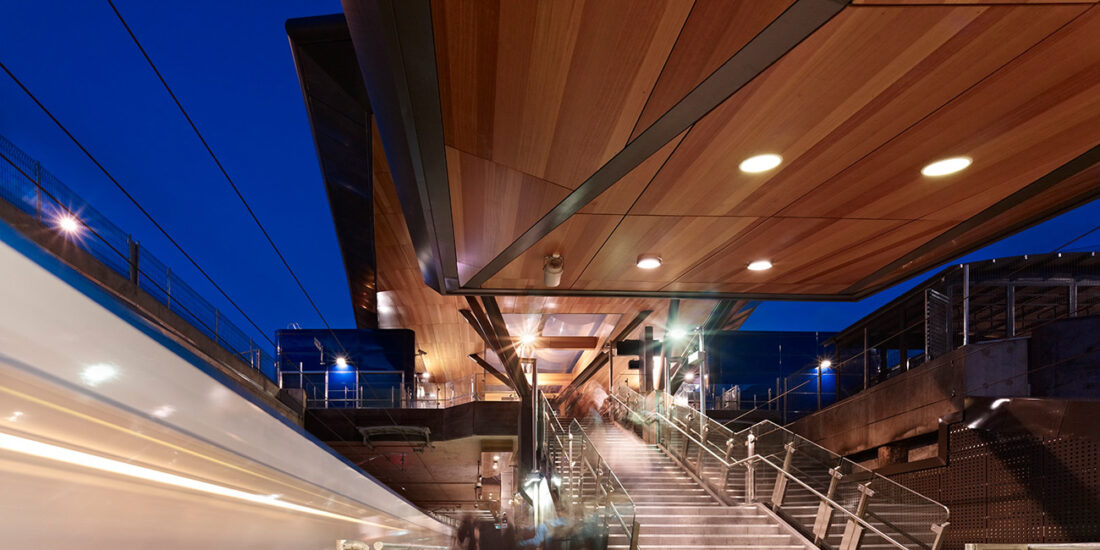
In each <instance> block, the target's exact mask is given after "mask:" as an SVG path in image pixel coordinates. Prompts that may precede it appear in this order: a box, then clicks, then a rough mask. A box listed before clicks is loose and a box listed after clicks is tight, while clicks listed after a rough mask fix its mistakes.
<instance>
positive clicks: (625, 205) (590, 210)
mask: <svg viewBox="0 0 1100 550" xmlns="http://www.w3.org/2000/svg"><path fill="white" fill-rule="evenodd" d="M688 131H689V130H684V132H683V133H681V134H680V135H679V136H676V138H675V139H673V140H672V141H670V142H668V143H667V144H666V145H665V146H664V147H662V148H661V149H660V150H659V151H657V152H656V153H654V154H653V155H652V156H650V157H649V158H647V159H645V160H644V161H642V163H641V164H639V165H638V166H637V167H636V168H634V169H633V170H631V171H630V172H629V173H627V175H626V176H623V178H622V179H620V180H619V181H617V182H615V183H614V184H613V185H612V186H611V187H608V188H607V190H606V191H604V192H603V193H600V195H599V196H598V197H596V198H595V199H594V200H592V202H590V203H588V204H587V205H586V206H585V207H584V208H582V209H580V213H582V214H621V215H622V214H626V213H627V212H628V211H629V210H630V207H631V206H633V205H634V201H636V200H637V199H638V195H641V194H642V191H643V190H644V189H645V187H646V186H647V185H649V182H651V181H653V176H655V175H657V171H658V170H660V169H661V166H662V165H664V163H665V161H666V160H668V157H669V155H671V154H672V152H673V151H675V150H676V146H677V145H679V144H680V140H682V139H684V136H686V135H687V133H688Z"/></svg>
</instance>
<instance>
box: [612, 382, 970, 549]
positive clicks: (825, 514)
mask: <svg viewBox="0 0 1100 550" xmlns="http://www.w3.org/2000/svg"><path fill="white" fill-rule="evenodd" d="M611 397H612V400H613V403H614V405H613V412H614V416H615V417H616V419H617V420H619V421H620V422H625V423H629V424H631V425H633V427H635V428H638V429H642V430H651V431H653V433H654V435H655V436H656V438H657V441H658V443H659V444H660V445H661V447H663V448H664V450H665V452H666V453H668V454H669V455H670V456H672V457H673V458H675V459H677V460H679V461H680V462H681V464H682V465H683V466H684V467H685V468H687V469H688V470H689V471H690V472H692V473H693V474H695V476H696V477H698V478H699V479H700V480H701V481H702V482H703V483H704V484H706V485H707V487H708V488H709V489H710V490H711V491H712V492H714V493H715V494H717V495H718V496H720V497H722V498H723V499H724V500H725V501H726V502H727V503H728V504H732V503H735V502H738V501H741V502H749V503H763V504H766V505H768V506H770V507H771V508H772V510H773V511H775V512H776V513H778V514H780V515H781V516H783V517H784V518H785V519H786V520H787V521H788V522H789V523H791V524H792V525H793V526H794V527H795V528H797V529H799V530H800V531H802V532H803V533H804V534H805V535H807V536H808V537H811V538H812V539H813V540H814V542H815V543H818V544H822V543H827V544H828V545H830V546H832V547H836V548H840V549H842V550H856V548H859V547H861V546H862V547H870V546H877V547H890V548H898V549H903V550H917V549H923V550H938V549H939V547H940V545H941V543H942V541H943V531H944V529H945V528H946V527H947V524H948V518H949V512H948V509H947V508H946V507H945V506H944V505H942V504H940V503H938V502H936V501H934V500H931V499H929V498H927V497H924V496H923V495H920V494H918V493H916V492H914V491H911V490H909V489H907V488H906V487H904V486H902V485H899V484H898V483H896V482H894V481H892V480H890V479H888V478H886V477H883V476H882V475H879V474H876V473H874V472H872V471H870V470H868V469H866V468H864V467H862V466H860V465H858V464H856V463H854V462H852V461H850V460H848V459H846V458H844V457H841V456H839V455H837V454H835V453H832V452H830V451H828V450H827V449H824V448H822V447H821V446H819V445H817V444H815V443H813V442H812V441H810V440H808V439H805V438H803V437H801V436H799V435H797V434H794V433H793V432H790V431H788V430H786V429H784V428H782V427H780V426H778V425H776V424H774V423H772V422H769V421H764V422H760V423H757V424H755V425H753V426H751V427H749V428H746V429H744V430H742V431H739V432H733V431H731V430H730V429H728V428H726V427H725V426H723V425H722V424H721V423H719V422H716V421H714V420H713V419H711V418H709V417H707V416H706V415H702V414H700V413H699V411H696V410H693V409H690V408H688V407H683V406H678V405H674V404H672V401H671V399H670V398H669V397H668V396H667V395H666V394H663V393H660V392H655V393H654V394H652V395H651V396H650V398H649V400H648V403H652V405H650V404H647V400H646V399H645V398H643V397H642V396H641V395H639V394H637V393H636V392H634V391H633V390H631V389H630V388H628V387H626V386H622V385H620V386H618V387H616V388H615V391H614V392H613V393H612V396H611Z"/></svg>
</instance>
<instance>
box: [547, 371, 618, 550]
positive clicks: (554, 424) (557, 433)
mask: <svg viewBox="0 0 1100 550" xmlns="http://www.w3.org/2000/svg"><path fill="white" fill-rule="evenodd" d="M539 398H540V399H541V405H542V407H543V415H542V416H543V418H544V422H545V425H546V426H547V427H548V428H549V429H550V432H551V435H552V436H553V438H554V440H555V441H556V442H557V444H558V447H559V448H560V449H561V452H562V454H563V455H564V456H565V458H566V460H567V461H568V462H569V463H570V464H580V466H581V468H582V469H583V468H586V467H587V468H588V471H589V472H591V473H592V476H593V478H595V479H597V480H599V479H600V475H599V471H600V470H602V471H603V472H604V475H606V476H607V478H606V479H605V480H608V481H611V482H612V488H611V490H610V491H609V490H608V488H607V487H605V486H604V485H603V484H602V483H599V482H597V487H596V488H597V490H598V492H602V494H603V496H605V497H607V505H608V508H609V509H610V510H611V513H613V514H614V515H615V518H616V519H617V520H618V522H619V525H620V526H621V527H622V528H623V531H624V533H626V536H627V539H628V540H629V542H630V547H631V548H637V545H638V540H637V535H636V533H637V530H636V529H633V528H632V527H633V526H636V525H637V520H636V519H634V518H631V521H630V524H629V525H628V524H627V521H626V518H624V517H623V515H622V513H621V512H620V511H619V506H616V504H615V502H614V500H613V499H612V498H611V494H612V493H613V492H616V491H615V488H616V487H617V488H618V491H617V492H618V493H619V494H621V495H622V496H623V498H625V499H626V502H625V503H620V504H624V505H626V506H629V507H630V509H631V510H636V509H637V506H636V505H635V503H634V499H633V498H631V496H630V493H628V492H627V490H626V487H624V486H623V484H622V482H621V481H620V480H619V477H618V476H617V475H615V472H614V471H613V470H612V469H611V466H610V465H609V464H607V461H606V460H604V458H603V455H601V454H600V452H599V451H597V450H596V446H595V444H594V443H592V440H591V439H589V438H588V434H587V433H585V431H584V428H583V427H582V426H581V425H580V423H579V422H577V420H576V419H573V422H571V423H570V424H569V429H568V430H566V429H565V428H564V427H563V426H562V425H561V422H559V421H558V417H557V415H556V414H554V412H553V410H554V409H553V408H552V407H551V406H550V404H549V402H548V401H547V400H546V396H545V395H544V394H542V392H539ZM555 428H556V429H555ZM574 428H575V432H576V434H578V435H579V439H580V440H581V441H580V442H579V443H580V444H581V445H582V447H581V448H582V449H583V448H587V449H589V450H590V451H591V452H592V453H593V454H594V455H595V459H596V464H595V465H593V464H592V461H590V460H589V459H588V457H585V456H583V453H582V455H581V456H580V457H579V458H580V460H579V461H578V460H577V457H576V456H574V455H575V454H576V453H572V454H571V453H570V452H569V451H568V449H569V446H568V444H567V443H566V442H565V441H563V440H562V438H561V434H565V435H566V436H567V437H568V440H570V441H572V440H574V439H578V437H575V436H574ZM571 470H572V468H570V471H571ZM582 479H583V476H582ZM569 482H570V486H571V487H572V484H573V483H574V482H577V480H573V479H570V480H569ZM597 494H598V493H597ZM578 496H579V495H578Z"/></svg>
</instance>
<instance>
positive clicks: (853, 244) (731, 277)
mask: <svg viewBox="0 0 1100 550" xmlns="http://www.w3.org/2000/svg"><path fill="white" fill-rule="evenodd" d="M950 225H951V224H950V223H944V222H930V221H908V220H871V219H864V220H849V219H829V218H769V219H767V220H766V221H764V222H762V223H760V224H758V225H756V226H754V227H753V228H752V229H751V230H749V231H746V232H745V233H744V234H742V235H740V236H739V237H738V238H737V239H735V240H734V241H733V242H731V243H730V244H729V245H728V246H726V247H725V248H723V249H722V250H721V251H720V252H718V253H717V254H714V255H713V256H711V257H709V258H707V259H706V260H705V261H703V262H701V263H700V264H698V265H697V266H696V267H695V268H693V269H692V270H691V271H689V272H688V273H685V274H684V275H683V276H682V277H680V278H679V279H677V281H676V283H675V284H673V285H671V286H670V288H675V289H686V288H691V284H696V285H698V284H706V283H708V282H714V281H721V284H720V285H719V288H738V289H741V290H738V291H737V292H769V291H770V289H771V288H772V287H773V286H777V285H782V286H783V287H785V288H787V289H788V290H790V289H791V288H805V289H811V288H831V289H835V288H837V287H843V286H845V285H850V284H852V283H853V282H855V281H858V280H859V279H860V278H861V277H864V276H866V275H867V274H869V273H871V272H872V271H873V270H874V269H875V266H876V265H881V264H882V262H884V261H885V262H888V261H890V260H893V259H896V258H898V257H900V256H901V255H902V254H904V253H905V252H906V251H908V250H911V249H912V248H913V247H915V246H919V245H920V244H923V243H924V242H926V241H928V240H929V239H931V238H932V237H933V236H935V235H938V234H939V233H940V232H942V231H943V230H945V229H946V228H947V227H949V226H950ZM755 260H769V261H771V262H772V265H773V267H772V268H771V269H769V270H767V271H750V270H749V269H748V264H749V263H750V262H752V261H755ZM807 292H808V291H803V292H799V293H807Z"/></svg>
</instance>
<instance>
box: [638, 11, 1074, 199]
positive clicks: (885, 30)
mask: <svg viewBox="0 0 1100 550" xmlns="http://www.w3.org/2000/svg"><path fill="white" fill-rule="evenodd" d="M1083 9H1085V7H1084V6H1045V7H1042V8H1034V7H1027V6H1024V7H1019V6H984V7H983V6H962V7H886V8H872V7H863V8H849V9H847V10H845V11H844V12H842V13H841V14H840V15H838V16H836V17H835V18H834V19H833V20H832V21H830V22H829V23H827V24H826V25H825V26H824V27H822V29H820V30H819V31H818V32H816V33H814V34H813V35H812V36H810V37H809V38H808V39H806V40H805V41H803V42H802V44H800V45H799V46H798V47H796V48H795V49H794V50H792V51H791V52H790V53H789V54H787V55H786V56H785V57H784V58H783V59H781V60H780V61H779V62H777V63H776V64H775V65H773V66H772V67H771V68H769V69H768V71H766V72H765V73H764V74H762V75H761V76H760V77H758V78H756V79H755V80H754V81H753V82H751V83H750V84H749V85H748V86H746V87H744V88H742V89H741V91H739V92H738V93H736V94H735V95H734V96H732V97H731V98H730V99H729V100H727V101H726V102H724V103H723V104H722V105H721V106H720V107H719V108H718V109H716V110H715V111H713V112H712V113H711V114H709V115H707V116H706V117H705V118H704V119H702V120H701V121H699V122H698V123H697V124H696V125H695V126H694V128H692V130H691V131H690V132H689V134H688V136H687V137H686V138H684V140H683V143H681V144H680V147H679V148H677V150H676V152H675V153H674V154H673V155H672V157H671V158H670V159H669V160H668V162H667V163H665V166H664V168H662V169H661V171H660V173H658V175H657V177H656V178H655V179H654V182H653V183H652V184H651V185H650V186H649V188H648V189H647V190H646V192H645V193H644V194H643V196H642V197H641V199H640V200H639V201H638V204H637V205H636V206H635V208H634V210H632V212H631V213H659V214H669V215H672V214H675V215H746V216H767V215H773V214H775V213H776V212H778V211H779V210H780V209H782V208H783V207H784V206H786V205H787V204H789V203H790V202H791V201H793V200H796V199H797V198H798V197H800V196H801V195H803V194H804V193H806V192H808V191H810V190H812V189H813V188H815V187H816V186H818V185H819V184H821V183H822V182H824V181H825V180H827V179H828V178H829V177H831V176H832V175H835V174H837V173H839V172H841V171H842V170H844V169H845V168H846V167H848V166H849V165H851V164H852V163H854V162H856V161H858V160H859V159H860V158H862V157H864V156H866V155H868V154H871V153H872V152H873V151H875V149H876V148H878V147H880V146H881V145H882V144H883V143H886V142H887V141H889V140H890V139H892V138H894V137H895V136H896V135H897V134H898V133H900V132H902V131H904V130H905V129H906V128H907V127H909V126H911V125H912V124H914V123H916V122H918V121H920V120H921V119H922V118H923V117H925V116H927V115H928V114H929V113H931V112H933V111H934V110H936V109H937V108H939V107H940V106H942V105H943V104H944V103H946V102H948V101H950V100H951V99H952V98H953V97H954V96H956V95H958V94H959V93H961V92H963V91H965V90H966V89H967V88H969V87H971V86H973V85H974V84H975V83H977V82H978V81H980V80H981V79H982V78H984V77H985V76H987V75H988V74H989V73H991V72H993V71H995V70H996V69H997V68H999V67H1000V66H1002V65H1003V64H1005V63H1007V62H1009V61H1010V60H1012V59H1013V58H1014V57H1016V56H1018V55H1020V54H1021V53H1022V52H1024V51H1025V50H1026V49H1027V48H1029V47H1031V46H1032V45H1034V44H1035V43H1036V42H1038V41H1040V40H1042V39H1043V38H1044V37H1046V36H1047V35H1049V34H1050V33H1052V32H1054V31H1055V30H1056V29H1058V28H1059V26H1061V25H1063V24H1065V23H1066V22H1067V21H1069V20H1070V19H1072V18H1073V17H1074V16H1075V15H1077V14H1079V13H1080V12H1081V11H1082V10H1083ZM811 90H812V91H811ZM766 152H767V153H778V154H781V155H782V156H783V157H784V164H783V166H782V167H781V168H780V169H778V170H775V171H773V172H769V173H765V174H744V173H742V172H740V170H739V169H738V164H739V163H740V162H741V161H742V160H743V159H745V158H747V157H750V156H752V155H755V154H759V153H766ZM819 200H820V199H819ZM807 215H809V214H807ZM871 216H873V217H880V216H881V214H878V213H876V214H871Z"/></svg>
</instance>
